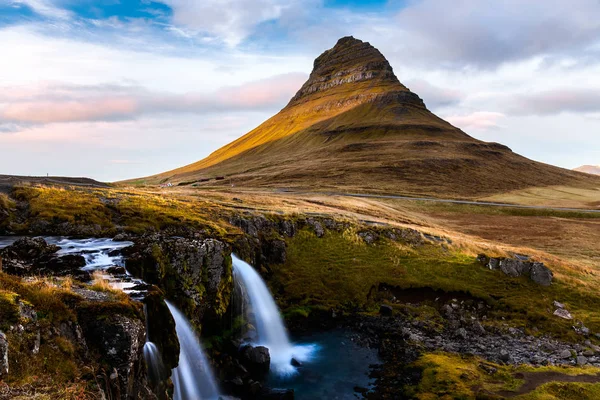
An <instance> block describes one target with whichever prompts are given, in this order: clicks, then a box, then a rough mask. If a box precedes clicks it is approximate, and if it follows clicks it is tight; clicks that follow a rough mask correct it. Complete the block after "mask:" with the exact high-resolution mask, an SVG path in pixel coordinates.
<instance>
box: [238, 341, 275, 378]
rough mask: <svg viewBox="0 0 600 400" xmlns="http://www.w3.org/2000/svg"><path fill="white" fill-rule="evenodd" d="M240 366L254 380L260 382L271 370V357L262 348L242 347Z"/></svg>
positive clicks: (266, 349) (267, 351) (264, 348)
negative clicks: (246, 370) (242, 366)
mask: <svg viewBox="0 0 600 400" xmlns="http://www.w3.org/2000/svg"><path fill="white" fill-rule="evenodd" d="M240 352H241V356H242V365H244V366H245V367H246V368H247V369H248V372H250V375H251V376H252V377H253V378H254V379H258V380H262V379H264V378H265V377H266V376H267V375H268V374H269V370H270V369H271V355H270V354H269V349H268V348H266V347H264V346H256V347H253V346H250V345H248V346H244V347H243V348H242V349H241V351H240Z"/></svg>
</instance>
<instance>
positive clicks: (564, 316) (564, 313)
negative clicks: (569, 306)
mask: <svg viewBox="0 0 600 400" xmlns="http://www.w3.org/2000/svg"><path fill="white" fill-rule="evenodd" d="M554 315H555V316H557V317H559V318H562V319H573V316H572V315H571V313H570V312H568V311H567V310H565V309H564V308H557V309H556V310H555V311H554Z"/></svg>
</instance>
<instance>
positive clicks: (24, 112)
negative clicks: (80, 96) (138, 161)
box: [0, 98, 138, 124]
mask: <svg viewBox="0 0 600 400" xmlns="http://www.w3.org/2000/svg"><path fill="white" fill-rule="evenodd" d="M137 110H138V104H137V102H136V101H135V99H132V98H113V99H111V98H105V99H99V100H91V101H62V102H25V103H15V104H10V105H8V106H6V107H5V108H4V109H3V111H2V113H1V114H0V115H1V117H2V118H3V119H6V120H9V121H17V122H26V123H32V124H49V123H54V122H75V121H106V120H119V119H126V118H127V117H128V116H131V115H133V114H135V113H136V112H137Z"/></svg>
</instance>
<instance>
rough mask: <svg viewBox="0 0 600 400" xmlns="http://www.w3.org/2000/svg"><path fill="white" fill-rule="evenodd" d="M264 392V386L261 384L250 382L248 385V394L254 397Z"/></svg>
mask: <svg viewBox="0 0 600 400" xmlns="http://www.w3.org/2000/svg"><path fill="white" fill-rule="evenodd" d="M261 390H262V385H261V383H260V382H256V381H250V383H249V385H248V392H250V394H252V395H255V396H256V395H257V394H258V393H260V391H261Z"/></svg>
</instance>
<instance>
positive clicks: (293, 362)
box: [291, 354, 593, 368]
mask: <svg viewBox="0 0 600 400" xmlns="http://www.w3.org/2000/svg"><path fill="white" fill-rule="evenodd" d="M592 355H593V354H592ZM291 364H292V366H293V367H296V368H299V367H301V366H302V363H301V362H300V361H298V360H296V359H295V358H292V362H291Z"/></svg>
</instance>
